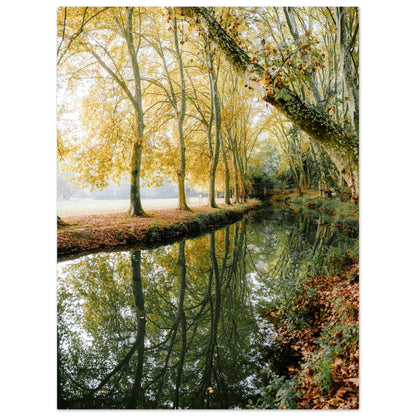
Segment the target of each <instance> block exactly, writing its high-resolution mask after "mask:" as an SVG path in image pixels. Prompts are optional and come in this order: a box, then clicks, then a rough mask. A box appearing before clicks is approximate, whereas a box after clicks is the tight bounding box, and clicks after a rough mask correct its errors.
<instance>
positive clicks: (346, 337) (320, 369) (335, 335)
mask: <svg viewBox="0 0 416 416" xmlns="http://www.w3.org/2000/svg"><path fill="white" fill-rule="evenodd" d="M358 341H359V337H358V324H354V325H348V324H344V323H342V322H338V323H337V324H335V325H334V324H333V323H331V324H330V325H328V327H327V328H326V329H325V331H324V332H323V334H322V335H321V336H320V337H319V338H318V339H317V340H316V341H315V342H316V343H317V344H319V345H320V346H321V349H319V350H318V351H316V352H315V353H313V354H312V355H311V357H310V360H309V361H308V362H307V363H305V364H303V370H302V373H303V374H305V373H306V372H307V371H308V370H309V368H311V369H312V370H313V374H314V383H315V384H316V385H317V386H318V387H319V388H320V390H321V394H322V395H325V394H328V393H329V391H330V390H331V387H332V385H333V378H332V374H331V368H332V366H333V365H334V360H335V359H336V358H337V357H342V356H343V355H344V352H345V351H346V350H349V349H355V348H357V347H358Z"/></svg>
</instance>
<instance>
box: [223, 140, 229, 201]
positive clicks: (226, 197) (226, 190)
mask: <svg viewBox="0 0 416 416" xmlns="http://www.w3.org/2000/svg"><path fill="white" fill-rule="evenodd" d="M221 148H222V159H223V163H224V171H225V174H224V176H225V177H224V203H225V205H231V200H230V197H231V195H230V169H229V167H228V161H227V151H226V149H225V146H224V139H221Z"/></svg>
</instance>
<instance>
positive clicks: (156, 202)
mask: <svg viewBox="0 0 416 416" xmlns="http://www.w3.org/2000/svg"><path fill="white" fill-rule="evenodd" d="M218 202H219V203H220V202H221V200H218ZM206 203H207V198H203V199H202V202H199V198H198V197H191V200H190V206H191V207H192V206H197V205H203V204H206ZM129 204H130V201H129V200H128V199H118V200H107V199H102V200H100V199H58V200H57V201H56V211H57V215H59V216H60V217H67V216H72V215H87V214H104V213H106V214H107V213H113V212H126V211H127V210H128V208H129ZM177 205H178V199H177V198H164V199H142V206H143V208H144V209H145V210H146V209H157V208H176V206H177Z"/></svg>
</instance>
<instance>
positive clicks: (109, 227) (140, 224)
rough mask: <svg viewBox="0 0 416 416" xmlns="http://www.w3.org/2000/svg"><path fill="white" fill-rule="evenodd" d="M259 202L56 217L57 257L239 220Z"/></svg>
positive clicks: (158, 239)
mask: <svg viewBox="0 0 416 416" xmlns="http://www.w3.org/2000/svg"><path fill="white" fill-rule="evenodd" d="M259 207H260V204H259V203H257V202H256V201H249V202H248V203H247V204H242V205H235V206H226V205H219V208H220V209H215V208H210V207H208V206H197V207H193V208H192V211H179V210H177V209H173V208H171V209H153V210H149V211H147V212H146V214H147V216H146V217H132V216H130V215H128V214H127V213H108V214H91V215H77V216H66V217H61V218H60V219H59V218H58V236H57V247H58V256H69V255H74V254H78V253H85V252H92V251H97V250H108V249H112V248H116V247H120V246H125V245H134V244H139V245H140V244H142V243H143V244H145V243H149V242H154V241H160V240H163V239H169V238H175V237H179V236H181V235H187V234H189V233H191V232H196V231H203V230H204V229H210V228H213V227H215V226H216V225H221V224H223V223H227V222H230V221H233V220H236V219H238V217H237V214H238V215H242V214H244V213H245V212H248V211H250V210H252V209H258V208H259Z"/></svg>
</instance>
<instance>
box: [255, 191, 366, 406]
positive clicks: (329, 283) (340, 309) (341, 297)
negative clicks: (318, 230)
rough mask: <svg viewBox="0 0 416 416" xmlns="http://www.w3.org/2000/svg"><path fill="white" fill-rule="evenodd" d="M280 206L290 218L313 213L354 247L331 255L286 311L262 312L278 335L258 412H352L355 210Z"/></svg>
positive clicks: (330, 203)
mask: <svg viewBox="0 0 416 416" xmlns="http://www.w3.org/2000/svg"><path fill="white" fill-rule="evenodd" d="M285 203H286V204H287V205H289V206H290V207H291V209H293V210H295V211H296V212H303V213H306V214H308V213H309V212H312V211H317V210H318V211H319V212H320V215H321V218H322V219H323V222H321V224H328V226H330V225H332V226H335V227H337V228H339V229H340V230H342V232H344V233H346V234H348V235H349V236H350V237H352V238H354V239H356V241H357V247H356V249H355V250H352V251H349V250H347V251H344V252H343V251H339V252H336V251H333V252H332V253H331V254H330V257H329V260H330V263H331V272H325V271H324V270H323V269H321V270H319V269H315V270H314V272H312V273H311V274H310V277H309V278H307V279H306V280H305V283H304V285H303V286H302V287H299V288H297V289H296V290H295V291H293V292H291V293H292V295H293V296H292V302H290V304H289V306H287V307H285V306H284V305H281V304H274V305H271V306H270V307H269V308H267V309H266V310H264V311H263V313H264V317H265V318H266V319H267V320H268V321H269V322H270V323H271V324H272V325H273V327H274V329H275V331H276V333H277V334H278V335H277V336H276V337H275V338H274V339H273V341H272V347H271V348H270V351H271V353H273V354H275V353H276V352H278V353H279V354H280V355H279V358H278V360H277V362H276V363H277V364H276V363H275V365H277V371H276V373H275V374H272V376H271V379H270V384H269V386H268V388H267V389H266V390H265V396H264V397H267V398H268V399H267V400H268V402H267V400H266V405H264V406H267V407H265V408H274V407H282V405H283V407H290V408H298V409H358V407H359V258H358V232H359V209H358V206H357V205H356V204H354V203H352V202H349V201H347V202H345V201H344V202H342V201H340V200H339V199H338V198H321V197H319V196H318V195H317V194H312V193H309V194H307V195H304V196H303V197H299V196H297V195H291V196H290V197H288V198H286V200H285ZM277 398H279V400H277ZM258 407H260V408H261V405H260V406H258Z"/></svg>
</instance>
